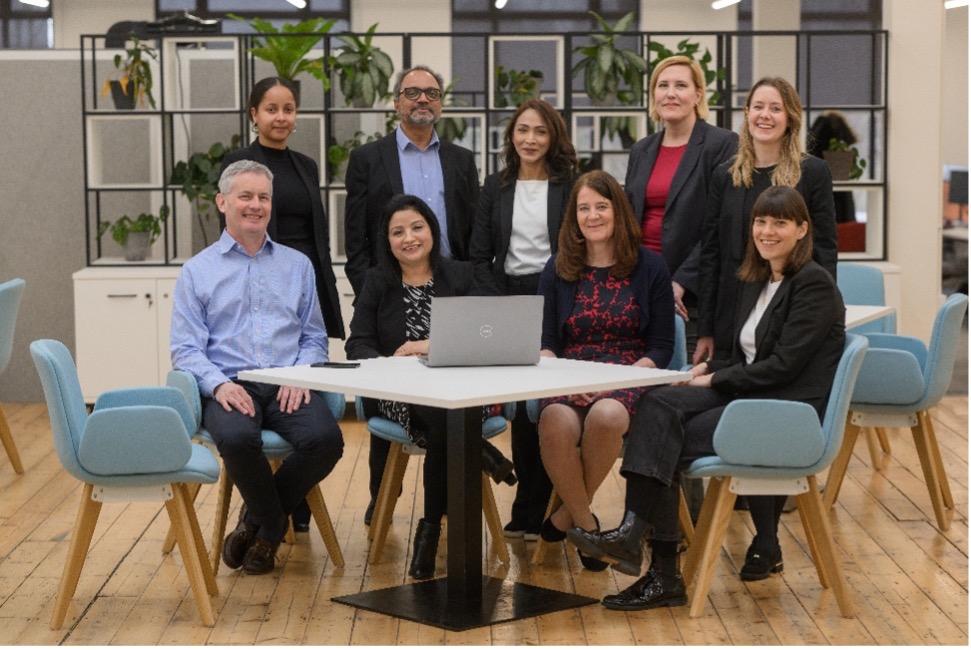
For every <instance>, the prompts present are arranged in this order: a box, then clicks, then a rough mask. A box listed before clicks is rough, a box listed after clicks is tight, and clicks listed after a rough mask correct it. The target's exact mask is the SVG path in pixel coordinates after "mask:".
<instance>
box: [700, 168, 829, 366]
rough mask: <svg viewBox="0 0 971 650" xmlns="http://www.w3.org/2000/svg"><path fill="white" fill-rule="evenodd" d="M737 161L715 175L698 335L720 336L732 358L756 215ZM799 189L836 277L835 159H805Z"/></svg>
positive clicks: (724, 354)
mask: <svg viewBox="0 0 971 650" xmlns="http://www.w3.org/2000/svg"><path fill="white" fill-rule="evenodd" d="M730 166H731V162H726V163H724V164H722V165H719V167H718V169H716V170H715V173H714V175H713V176H712V181H711V187H710V189H709V192H708V205H707V208H706V212H705V225H704V229H703V231H702V242H701V265H700V266H701V269H700V270H701V291H700V293H699V300H698V336H714V337H715V354H716V356H717V357H718V358H722V359H727V358H729V356H730V354H731V350H732V347H733V346H734V342H733V341H732V340H731V339H730V338H729V337H730V336H731V332H732V324H733V321H734V319H735V305H736V302H737V301H738V293H739V290H740V288H741V283H740V282H739V281H738V280H737V279H736V277H735V272H736V270H737V269H738V267H739V266H740V265H741V264H742V259H743V258H744V256H745V246H746V244H747V243H748V238H749V237H751V236H752V235H751V231H750V230H748V223H749V220H750V218H751V215H743V214H742V210H743V205H744V202H745V192H746V189H747V188H745V187H744V186H743V187H735V186H734V185H732V175H731V172H730V171H729V167H730ZM796 190H797V191H798V192H799V193H800V194H802V198H803V199H805V201H806V206H807V207H808V208H809V218H810V219H811V220H812V224H813V260H814V261H816V262H817V263H818V264H819V265H820V266H822V267H823V268H824V269H826V270H827V271H829V273H830V275H832V276H833V278H834V279H835V278H836V256H837V250H836V249H837V246H836V208H835V206H834V204H833V179H832V176H830V173H829V165H827V164H826V163H825V162H823V161H822V160H820V159H819V158H814V157H812V156H807V157H806V158H805V159H804V160H803V161H802V175H801V177H800V179H799V183H797V184H796Z"/></svg>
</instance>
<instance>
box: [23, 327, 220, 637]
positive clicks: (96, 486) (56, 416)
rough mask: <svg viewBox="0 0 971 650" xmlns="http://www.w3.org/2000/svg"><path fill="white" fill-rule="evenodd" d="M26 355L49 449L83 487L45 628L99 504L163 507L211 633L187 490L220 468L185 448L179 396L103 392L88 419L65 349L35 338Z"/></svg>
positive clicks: (55, 619)
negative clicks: (33, 369)
mask: <svg viewBox="0 0 971 650" xmlns="http://www.w3.org/2000/svg"><path fill="white" fill-rule="evenodd" d="M30 354H31V356H32V357H33V358H34V363H35V364H36V366H37V372H38V373H39V374H40V380H41V384H42V385H43V387H44V396H45V397H46V399H47V409H48V411H49V413H50V418H51V429H52V431H53V434H54V449H55V450H56V451H57V456H58V458H59V459H60V461H61V464H62V465H63V466H64V469H66V470H67V471H68V473H69V474H71V476H74V477H75V478H77V479H78V480H79V481H81V482H82V483H83V484H84V490H83V492H82V494H81V507H80V509H79V510H78V516H77V520H76V522H75V525H74V533H73V535H72V536H71V548H70V550H69V551H68V557H67V562H66V563H65V565H64V572H63V574H62V575H61V585H60V587H59V588H58V591H57V601H56V602H55V604H54V613H53V615H52V616H51V629H57V628H59V627H61V625H62V624H63V623H64V617H65V616H66V614H67V608H68V605H69V604H70V602H71V598H72V596H74V592H75V590H76V589H77V585H78V578H80V576H81V569H82V567H83V566H84V560H85V557H86V556H87V554H88V548H89V547H90V545H91V538H92V536H93V535H94V529H95V526H96V524H97V522H98V515H99V514H100V513H101V504H102V503H108V502H115V501H122V502H129V501H164V502H165V508H166V510H167V511H168V514H169V519H170V520H171V522H172V528H173V529H174V531H175V536H176V539H177V541H178V543H179V549H180V550H181V552H182V562H183V564H184V565H185V569H186V573H187V574H188V576H189V583H190V584H191V586H192V593H193V596H195V601H196V606H197V607H198V609H199V615H200V617H201V618H202V622H203V623H204V624H205V625H207V626H209V627H212V625H213V623H214V618H213V612H212V604H211V603H210V601H209V596H210V595H212V596H216V595H218V594H219V591H218V589H217V588H216V580H215V577H214V576H213V573H212V571H211V570H210V568H209V564H208V562H207V558H206V546H205V543H204V542H203V541H202V533H201V532H200V530H199V522H198V521H197V520H196V514H195V511H194V510H193V509H192V502H191V499H190V497H189V490H188V487H187V486H188V485H193V484H201V483H215V482H216V480H217V479H218V478H219V462H218V461H217V460H216V458H215V457H214V456H213V455H212V453H211V452H210V451H209V450H208V449H206V448H205V447H202V446H200V445H194V444H192V440H191V433H190V431H192V430H194V422H193V418H192V414H191V413H190V412H189V410H188V409H187V408H186V404H185V399H183V397H182V395H181V393H180V392H179V391H177V390H175V389H173V388H164V387H161V388H160V387H153V388H131V389H127V390H114V391H108V392H106V393H102V394H101V395H100V396H98V400H97V402H96V403H95V405H94V411H93V412H92V413H91V415H88V411H87V408H86V406H85V404H84V397H83V396H82V394H81V384H80V382H79V381H78V375H77V369H76V368H75V365H74V360H73V359H72V358H71V353H70V352H69V351H68V349H67V348H66V347H64V345H63V344H62V343H60V342H58V341H51V340H41V341H34V342H33V343H31V344H30Z"/></svg>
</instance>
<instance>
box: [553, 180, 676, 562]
mask: <svg viewBox="0 0 971 650" xmlns="http://www.w3.org/2000/svg"><path fill="white" fill-rule="evenodd" d="M640 240H641V237H640V227H639V225H638V223H637V220H636V219H635V218H634V213H633V210H632V209H631V206H630V203H629V202H628V200H627V197H626V196H624V192H623V190H622V189H621V187H620V184H619V183H617V181H616V180H615V179H614V178H613V177H612V176H610V175H609V174H607V173H606V172H603V171H593V172H588V173H586V174H584V175H583V176H581V177H580V178H579V179H578V180H577V182H576V184H575V185H574V186H573V191H572V192H571V194H570V201H569V204H568V205H567V208H566V214H565V216H564V219H563V225H562V226H561V227H560V235H559V247H558V253H557V255H556V256H555V257H553V258H551V259H550V261H549V263H547V265H546V268H545V269H544V270H543V273H542V276H541V277H540V285H539V293H540V295H542V296H543V297H544V298H545V305H544V313H543V339H542V348H543V351H542V354H543V355H545V356H550V357H565V358H570V359H582V360H587V361H601V362H605V363H616V364H625V365H636V366H646V367H649V368H664V367H666V366H667V364H668V362H669V361H670V360H671V355H672V354H673V352H674V295H673V293H672V289H671V276H670V275H669V274H668V270H667V266H666V265H665V263H664V260H663V259H662V258H661V256H660V255H658V254H657V253H654V252H652V251H649V250H648V249H646V248H643V247H641V246H640ZM644 390H645V389H644V388H631V389H624V390H615V391H607V392H600V393H583V394H579V395H569V396H567V397H562V398H554V399H545V400H541V402H540V408H541V409H542V411H541V415H540V420H539V439H540V452H541V454H542V457H543V465H544V466H545V467H546V472H547V473H548V474H549V476H550V479H551V480H552V482H553V487H554V488H555V489H556V492H557V494H559V496H560V498H561V499H563V505H562V506H561V507H560V508H559V509H558V510H557V511H556V512H554V513H553V514H552V516H551V517H550V518H549V519H547V520H546V521H544V522H543V526H542V528H541V529H540V535H541V536H542V537H543V539H544V540H546V541H547V542H558V541H562V540H563V539H565V538H566V531H567V530H568V529H569V528H570V527H572V526H579V527H580V528H583V529H585V530H591V531H593V530H597V529H598V522H597V520H596V517H595V516H594V515H593V513H592V512H591V511H590V503H591V502H592V501H593V495H594V493H595V492H596V491H597V488H598V487H600V484H601V483H602V482H603V480H604V478H605V477H606V476H607V472H609V471H610V468H611V467H612V466H613V464H614V461H616V460H617V455H618V454H619V453H620V448H621V445H622V442H623V436H624V433H625V432H626V431H627V427H628V425H629V424H630V420H631V415H632V414H633V412H634V407H635V405H636V404H637V401H638V399H639V398H640V396H641V394H642V393H643V392H644ZM580 560H581V562H582V563H583V566H584V567H586V568H587V569H591V570H595V571H602V570H603V569H605V568H606V564H604V563H603V562H601V561H599V560H596V559H594V558H590V557H586V556H584V555H583V554H581V555H580Z"/></svg>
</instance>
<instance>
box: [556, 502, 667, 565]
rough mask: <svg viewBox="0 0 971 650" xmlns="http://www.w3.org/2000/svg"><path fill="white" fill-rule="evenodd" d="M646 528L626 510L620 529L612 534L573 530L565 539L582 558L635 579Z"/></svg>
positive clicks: (645, 523)
mask: <svg viewBox="0 0 971 650" xmlns="http://www.w3.org/2000/svg"><path fill="white" fill-rule="evenodd" d="M647 528H648V524H647V522H646V521H644V520H643V519H640V518H639V517H638V516H637V515H635V514H634V513H633V512H631V511H630V510H628V511H627V512H625V513H624V520H623V521H622V522H620V526H618V527H617V528H614V529H613V530H608V531H606V532H599V531H588V530H584V529H582V528H579V527H574V528H571V529H570V530H568V531H567V533H566V536H567V537H568V538H569V539H570V541H571V542H573V545H574V546H576V547H577V549H578V550H579V551H580V552H581V553H583V554H584V555H586V556H588V557H593V558H597V559H598V560H603V561H605V562H609V563H610V564H613V565H614V568H615V569H617V570H618V571H620V572H621V573H626V574H627V575H629V576H636V575H640V572H641V563H642V561H643V554H642V552H641V538H642V537H643V536H644V532H645V531H646V530H647Z"/></svg>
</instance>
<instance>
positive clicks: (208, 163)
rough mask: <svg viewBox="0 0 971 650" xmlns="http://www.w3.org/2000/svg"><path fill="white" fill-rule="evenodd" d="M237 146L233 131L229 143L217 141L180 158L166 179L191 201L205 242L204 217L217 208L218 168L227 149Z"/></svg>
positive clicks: (206, 219) (237, 136)
mask: <svg viewBox="0 0 971 650" xmlns="http://www.w3.org/2000/svg"><path fill="white" fill-rule="evenodd" d="M238 148H239V135H234V136H233V137H232V139H231V140H230V142H229V144H228V145H224V144H223V143H221V142H216V143H215V144H213V145H212V146H211V147H209V149H208V150H207V151H204V152H197V153H194V154H192V155H191V156H189V159H188V160H181V161H179V162H177V163H176V164H175V167H173V168H172V176H171V178H170V180H169V183H170V184H172V185H177V186H179V189H180V190H181V191H182V194H183V195H184V196H185V197H186V198H187V199H189V200H190V201H192V204H193V206H194V207H195V213H196V220H197V221H198V223H199V229H200V230H201V231H202V239H203V244H204V245H205V246H208V245H209V238H208V237H207V236H206V229H205V228H204V227H203V220H205V221H209V219H210V217H211V216H212V215H213V214H214V213H215V212H216V194H218V193H219V186H218V184H219V170H220V168H221V167H222V162H223V158H225V157H226V154H227V153H229V152H230V151H232V150H233V149H238Z"/></svg>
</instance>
